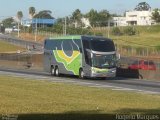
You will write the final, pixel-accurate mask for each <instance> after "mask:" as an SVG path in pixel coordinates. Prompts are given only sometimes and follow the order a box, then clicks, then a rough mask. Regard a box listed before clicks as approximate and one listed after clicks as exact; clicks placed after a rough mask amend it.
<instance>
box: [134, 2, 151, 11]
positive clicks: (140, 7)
mask: <svg viewBox="0 0 160 120" xmlns="http://www.w3.org/2000/svg"><path fill="white" fill-rule="evenodd" d="M150 9H151V7H150V5H149V4H148V3H146V2H141V3H139V4H138V5H137V6H136V8H135V9H134V10H136V11H148V10H150Z"/></svg>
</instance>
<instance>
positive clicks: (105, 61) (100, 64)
mask: <svg viewBox="0 0 160 120" xmlns="http://www.w3.org/2000/svg"><path fill="white" fill-rule="evenodd" d="M92 67H96V68H114V67H116V55H115V54H111V55H99V54H93V58H92Z"/></svg>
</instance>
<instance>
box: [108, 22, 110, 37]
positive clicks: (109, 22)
mask: <svg viewBox="0 0 160 120" xmlns="http://www.w3.org/2000/svg"><path fill="white" fill-rule="evenodd" d="M109 32H110V20H108V38H109V37H110V36H109Z"/></svg>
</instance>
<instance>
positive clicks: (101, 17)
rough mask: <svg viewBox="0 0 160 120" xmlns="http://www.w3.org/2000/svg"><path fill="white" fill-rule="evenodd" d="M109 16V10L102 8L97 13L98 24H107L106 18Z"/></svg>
mask: <svg viewBox="0 0 160 120" xmlns="http://www.w3.org/2000/svg"><path fill="white" fill-rule="evenodd" d="M110 17H111V15H110V14H109V12H108V11H107V10H102V11H100V12H99V13H98V18H99V20H98V21H99V25H100V26H106V25H107V24H108V20H109V18H110Z"/></svg>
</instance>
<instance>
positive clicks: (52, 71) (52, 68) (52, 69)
mask: <svg viewBox="0 0 160 120" xmlns="http://www.w3.org/2000/svg"><path fill="white" fill-rule="evenodd" d="M54 73H55V72H54V67H51V75H52V76H54V75H55V74H54Z"/></svg>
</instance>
